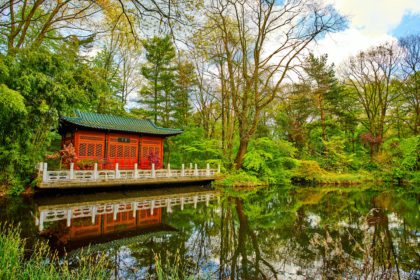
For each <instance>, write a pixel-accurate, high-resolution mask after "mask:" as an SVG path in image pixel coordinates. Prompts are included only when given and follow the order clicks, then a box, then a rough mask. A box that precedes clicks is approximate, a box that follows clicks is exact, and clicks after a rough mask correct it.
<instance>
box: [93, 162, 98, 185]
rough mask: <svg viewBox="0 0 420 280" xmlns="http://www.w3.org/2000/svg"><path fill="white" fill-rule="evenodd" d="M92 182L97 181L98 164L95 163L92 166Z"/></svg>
mask: <svg viewBox="0 0 420 280" xmlns="http://www.w3.org/2000/svg"><path fill="white" fill-rule="evenodd" d="M93 180H95V181H96V180H98V164H97V163H96V162H95V164H94V165H93Z"/></svg>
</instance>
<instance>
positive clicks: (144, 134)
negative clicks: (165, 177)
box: [59, 110, 182, 169]
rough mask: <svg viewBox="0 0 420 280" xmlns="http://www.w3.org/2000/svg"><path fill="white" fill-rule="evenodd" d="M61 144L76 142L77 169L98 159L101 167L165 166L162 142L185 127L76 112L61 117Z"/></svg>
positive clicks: (142, 167)
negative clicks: (169, 126) (165, 125)
mask: <svg viewBox="0 0 420 280" xmlns="http://www.w3.org/2000/svg"><path fill="white" fill-rule="evenodd" d="M59 132H60V134H61V135H62V146H64V145H69V144H70V143H71V144H73V146H74V147H75V151H76V157H77V158H76V162H75V168H76V169H80V168H81V165H82V163H84V162H90V163H91V162H96V163H98V168H99V169H114V168H115V164H116V163H118V166H119V169H134V164H135V163H137V164H138V168H139V169H150V168H151V165H152V163H155V167H156V169H159V168H162V167H163V142H164V140H165V138H166V137H168V136H172V135H177V134H180V133H182V130H179V129H172V128H163V127H158V126H156V125H155V124H154V123H153V122H151V121H150V120H139V119H134V118H126V117H119V116H113V115H104V114H96V113H88V112H80V111H78V110H77V111H76V116H75V117H63V118H61V119H60V128H59Z"/></svg>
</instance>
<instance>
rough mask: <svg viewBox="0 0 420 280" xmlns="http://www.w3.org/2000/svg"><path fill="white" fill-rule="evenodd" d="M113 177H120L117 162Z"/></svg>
mask: <svg viewBox="0 0 420 280" xmlns="http://www.w3.org/2000/svg"><path fill="white" fill-rule="evenodd" d="M115 178H117V179H119V178H120V170H119V169H118V162H117V163H116V164H115Z"/></svg>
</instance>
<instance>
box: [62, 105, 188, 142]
mask: <svg viewBox="0 0 420 280" xmlns="http://www.w3.org/2000/svg"><path fill="white" fill-rule="evenodd" d="M76 115H77V116H76V117H62V120H63V121H66V122H69V123H72V124H75V125H77V126H82V127H87V128H96V129H106V130H114V131H124V132H136V133H144V134H154V135H167V136H169V135H176V134H180V133H182V130H180V129H174V128H164V127H159V126H156V125H155V124H154V123H153V122H151V121H150V120H139V119H134V118H126V117H119V116H113V115H105V114H96V113H90V112H81V111H79V110H76Z"/></svg>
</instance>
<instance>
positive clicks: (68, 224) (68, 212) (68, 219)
mask: <svg viewBox="0 0 420 280" xmlns="http://www.w3.org/2000/svg"><path fill="white" fill-rule="evenodd" d="M71 218H72V212H71V209H68V210H67V227H70V226H71Z"/></svg>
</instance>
